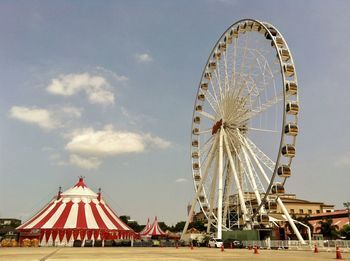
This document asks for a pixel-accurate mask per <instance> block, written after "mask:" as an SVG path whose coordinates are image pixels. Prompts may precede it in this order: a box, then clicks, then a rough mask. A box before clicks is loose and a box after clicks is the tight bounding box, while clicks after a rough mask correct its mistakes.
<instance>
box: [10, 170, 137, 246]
mask: <svg viewBox="0 0 350 261" xmlns="http://www.w3.org/2000/svg"><path fill="white" fill-rule="evenodd" d="M17 229H18V230H19V232H20V242H21V241H22V240H23V239H24V238H28V237H29V238H30V237H31V238H33V237H37V238H38V239H39V240H40V245H42V246H52V245H56V246H57V245H73V242H74V240H82V241H84V240H112V239H133V238H134V237H135V232H134V231H133V230H132V229H131V228H130V227H128V226H127V225H126V224H124V223H123V222H122V221H121V220H120V219H119V217H118V216H117V214H116V213H115V212H114V211H113V210H112V209H111V208H110V206H109V205H108V204H107V203H106V202H105V201H104V200H103V198H102V197H101V192H100V191H99V192H98V193H95V192H93V191H92V190H91V189H89V188H88V187H87V186H86V185H85V183H84V180H83V178H82V177H80V179H79V182H78V183H77V184H75V185H74V186H73V187H72V188H70V189H68V190H66V191H65V192H63V193H61V191H59V193H58V195H57V196H55V197H54V198H53V199H52V200H51V201H50V202H49V203H48V204H47V205H46V206H45V207H44V208H42V209H41V210H40V211H39V212H38V213H37V214H36V215H35V216H33V217H32V218H31V219H29V220H28V221H26V222H25V223H24V224H22V225H21V226H19V227H18V228H17Z"/></svg>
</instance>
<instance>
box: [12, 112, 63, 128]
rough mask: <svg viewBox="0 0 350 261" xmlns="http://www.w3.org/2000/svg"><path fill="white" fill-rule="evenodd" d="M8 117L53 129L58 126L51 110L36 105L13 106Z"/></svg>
mask: <svg viewBox="0 0 350 261" xmlns="http://www.w3.org/2000/svg"><path fill="white" fill-rule="evenodd" d="M10 117H11V118H14V119H17V120H20V121H24V122H28V123H32V124H36V125H38V126H39V127H40V128H43V129H48V130H50V129H54V128H57V127H59V125H60V124H59V121H57V120H55V119H54V117H53V115H52V112H51V111H49V110H45V109H40V108H37V107H32V108H28V107H23V106H13V107H12V108H11V109H10Z"/></svg>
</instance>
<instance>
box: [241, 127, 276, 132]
mask: <svg viewBox="0 0 350 261" xmlns="http://www.w3.org/2000/svg"><path fill="white" fill-rule="evenodd" d="M241 129H243V130H252V131H262V132H274V133H279V131H276V130H269V129H261V128H253V127H242V128H241Z"/></svg>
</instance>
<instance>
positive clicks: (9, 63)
mask: <svg viewBox="0 0 350 261" xmlns="http://www.w3.org/2000/svg"><path fill="white" fill-rule="evenodd" d="M349 11H350V3H349V2H348V1H229V0H203V1H147V2H146V1H56V2H54V1H50V2H47V1H1V3H0V33H1V41H0V57H1V59H0V88H1V89H0V90H1V95H0V177H1V180H0V216H6V217H10V216H11V217H18V218H22V219H26V218H28V217H30V215H32V214H33V212H34V211H36V210H37V209H38V208H40V207H41V206H42V205H43V204H44V203H46V202H47V201H48V199H49V198H50V197H51V196H52V195H53V194H54V193H56V191H57V189H58V186H59V185H61V186H62V187H63V188H64V189H67V188H68V187H70V186H71V185H73V184H74V183H75V182H76V180H77V177H78V176H79V175H83V176H85V177H86V183H87V184H88V186H90V187H91V188H92V189H94V190H97V188H99V187H102V191H103V194H104V195H105V197H106V200H107V201H109V202H110V203H111V205H112V206H113V207H114V208H115V210H116V211H117V213H119V214H129V215H131V217H132V218H133V219H136V220H137V221H139V222H140V223H144V222H145V221H146V219H147V217H148V216H151V217H152V216H154V215H158V216H159V219H160V220H164V221H165V222H167V223H168V224H174V223H176V222H177V221H179V220H184V219H185V217H186V205H187V203H188V202H189V201H190V200H191V199H192V196H193V185H192V182H191V172H190V171H191V165H190V156H189V155H190V151H189V148H190V131H191V117H192V108H193V103H194V98H195V94H196V88H197V84H198V82H199V80H200V75H201V71H202V69H203V66H204V65H205V62H206V59H207V57H208V55H209V52H210V50H211V48H212V47H213V44H214V43H215V42H216V41H217V39H218V37H219V36H220V35H221V34H222V32H223V31H224V30H226V28H227V27H228V26H229V25H230V24H232V23H234V22H235V21H237V20H239V19H242V18H255V19H258V20H263V21H268V22H270V23H272V24H274V25H275V26H276V27H277V28H278V29H279V30H280V31H281V32H282V33H283V35H284V36H285V38H286V40H287V41H288V44H289V47H290V48H291V50H292V53H293V56H294V60H295V63H296V68H297V72H298V80H299V86H300V102H301V108H302V109H301V114H300V124H299V125H300V135H299V136H298V140H297V157H296V159H295V161H294V162H293V168H294V174H293V177H292V178H291V179H290V180H289V181H288V183H287V186H286V189H287V191H288V192H290V193H296V194H297V195H298V196H299V197H301V198H304V199H308V200H315V201H324V202H326V203H329V204H335V205H336V207H338V208H340V207H342V202H345V201H349V200H350V192H349V185H348V184H350V176H349V173H348V171H349V169H350V149H349V148H350V139H349V138H348V129H349V127H350V123H349V119H348V118H349V117H348V116H347V111H348V108H349V106H348V105H349V98H348V96H349V87H348V80H347V75H348V72H349V68H350V47H349V44H348V43H349V42H350V35H349V33H348V25H349V24H350V16H349ZM96 140H97V141H98V142H96Z"/></svg>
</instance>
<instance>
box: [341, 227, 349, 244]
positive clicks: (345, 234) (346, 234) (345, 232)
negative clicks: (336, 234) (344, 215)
mask: <svg viewBox="0 0 350 261" xmlns="http://www.w3.org/2000/svg"><path fill="white" fill-rule="evenodd" d="M340 234H341V235H342V237H345V239H347V240H349V239H350V225H349V224H348V225H345V226H344V227H343V228H342V229H341V230H340Z"/></svg>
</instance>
